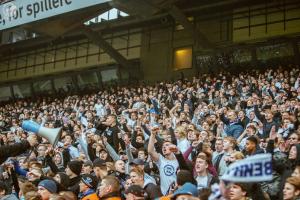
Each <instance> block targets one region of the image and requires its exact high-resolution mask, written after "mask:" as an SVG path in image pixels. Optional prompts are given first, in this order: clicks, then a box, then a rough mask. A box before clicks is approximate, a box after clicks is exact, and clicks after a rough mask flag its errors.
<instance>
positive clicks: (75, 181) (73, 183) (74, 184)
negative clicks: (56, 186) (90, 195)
mask: <svg viewBox="0 0 300 200" xmlns="http://www.w3.org/2000/svg"><path fill="white" fill-rule="evenodd" d="M80 180H81V178H80V176H76V177H74V178H71V179H70V182H69V187H68V190H69V191H71V192H74V194H75V195H76V196H78V194H79V182H80Z"/></svg>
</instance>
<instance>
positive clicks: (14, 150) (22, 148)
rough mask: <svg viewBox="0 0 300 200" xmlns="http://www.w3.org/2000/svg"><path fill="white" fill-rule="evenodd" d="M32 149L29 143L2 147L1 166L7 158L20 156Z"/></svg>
mask: <svg viewBox="0 0 300 200" xmlns="http://www.w3.org/2000/svg"><path fill="white" fill-rule="evenodd" d="M28 149H30V144H29V142H27V141H25V140H24V141H22V142H21V143H16V144H12V145H4V146H0V164H2V163H3V162H4V161H5V160H6V159H7V158H9V157H15V156H18V155H20V154H22V153H24V152H26V151H27V150H28Z"/></svg>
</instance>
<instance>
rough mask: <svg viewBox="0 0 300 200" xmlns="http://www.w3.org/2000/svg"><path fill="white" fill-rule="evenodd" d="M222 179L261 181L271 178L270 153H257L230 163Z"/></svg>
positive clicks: (245, 181)
mask: <svg viewBox="0 0 300 200" xmlns="http://www.w3.org/2000/svg"><path fill="white" fill-rule="evenodd" d="M221 179H222V180H225V181H230V182H241V183H242V182H244V183H247V182H262V181H270V180H272V155H271V154H258V155H255V156H250V157H248V158H246V159H243V160H239V161H236V162H234V163H233V164H231V165H230V166H229V167H228V169H227V171H226V173H225V174H224V175H223V176H222V178H221Z"/></svg>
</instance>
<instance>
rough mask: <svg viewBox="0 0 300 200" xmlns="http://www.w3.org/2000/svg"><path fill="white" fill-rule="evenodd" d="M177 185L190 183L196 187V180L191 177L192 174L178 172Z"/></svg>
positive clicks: (185, 171)
mask: <svg viewBox="0 0 300 200" xmlns="http://www.w3.org/2000/svg"><path fill="white" fill-rule="evenodd" d="M176 181H177V184H178V185H180V186H181V185H184V184H185V183H192V184H194V185H197V183H196V180H195V179H194V177H193V174H192V173H191V172H190V171H188V170H180V171H179V172H178V173H177V180H176Z"/></svg>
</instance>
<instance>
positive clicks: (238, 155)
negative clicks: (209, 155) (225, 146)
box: [232, 151, 245, 160]
mask: <svg viewBox="0 0 300 200" xmlns="http://www.w3.org/2000/svg"><path fill="white" fill-rule="evenodd" d="M232 156H233V157H234V158H235V159H236V160H243V159H244V158H245V156H244V154H243V153H242V152H240V151H236V152H233V153H232Z"/></svg>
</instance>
